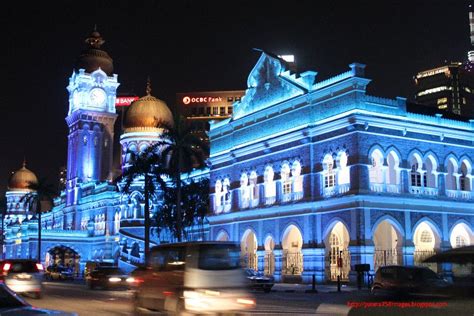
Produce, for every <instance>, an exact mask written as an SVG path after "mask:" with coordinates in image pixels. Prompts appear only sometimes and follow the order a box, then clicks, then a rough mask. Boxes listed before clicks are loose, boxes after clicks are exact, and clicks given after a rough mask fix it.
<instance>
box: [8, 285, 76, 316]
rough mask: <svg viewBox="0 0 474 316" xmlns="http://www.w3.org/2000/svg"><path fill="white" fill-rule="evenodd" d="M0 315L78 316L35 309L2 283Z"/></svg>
mask: <svg viewBox="0 0 474 316" xmlns="http://www.w3.org/2000/svg"><path fill="white" fill-rule="evenodd" d="M0 315H2V316H25V315H28V316H35V315H56V316H77V314H75V313H67V312H63V311H58V310H51V309H43V308H37V307H33V306H31V305H30V304H28V303H27V302H26V301H25V300H24V299H23V298H21V297H19V296H18V294H16V293H15V292H13V291H12V290H11V289H9V288H8V287H7V286H6V285H5V284H4V283H3V282H0Z"/></svg>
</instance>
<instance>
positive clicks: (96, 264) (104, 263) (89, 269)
mask: <svg viewBox="0 0 474 316" xmlns="http://www.w3.org/2000/svg"><path fill="white" fill-rule="evenodd" d="M114 266H115V264H114V263H113V262H107V261H87V262H86V267H85V268H84V277H85V278H87V276H89V274H90V273H91V272H92V271H94V270H95V269H96V268H97V267H114Z"/></svg>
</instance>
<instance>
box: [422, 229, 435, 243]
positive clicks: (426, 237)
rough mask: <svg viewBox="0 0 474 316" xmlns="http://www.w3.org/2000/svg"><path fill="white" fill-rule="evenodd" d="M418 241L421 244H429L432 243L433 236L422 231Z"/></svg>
mask: <svg viewBox="0 0 474 316" xmlns="http://www.w3.org/2000/svg"><path fill="white" fill-rule="evenodd" d="M420 241H421V242H422V243H430V242H432V241H433V236H431V233H430V232H429V231H427V230H424V231H422V232H421V236H420Z"/></svg>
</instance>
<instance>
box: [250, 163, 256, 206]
mask: <svg viewBox="0 0 474 316" xmlns="http://www.w3.org/2000/svg"><path fill="white" fill-rule="evenodd" d="M257 180H258V177H257V173H256V172H255V171H252V172H251V173H250V178H249V186H250V201H251V202H252V206H257V205H258V183H257Z"/></svg>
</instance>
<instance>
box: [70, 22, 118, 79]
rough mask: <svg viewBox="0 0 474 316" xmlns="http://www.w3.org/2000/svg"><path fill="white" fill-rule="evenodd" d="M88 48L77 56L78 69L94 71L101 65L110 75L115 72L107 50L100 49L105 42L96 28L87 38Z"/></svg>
mask: <svg viewBox="0 0 474 316" xmlns="http://www.w3.org/2000/svg"><path fill="white" fill-rule="evenodd" d="M85 42H86V44H87V48H86V49H85V50H83V51H82V53H81V55H79V57H78V58H77V61H76V66H75V67H76V69H85V71H86V72H88V73H92V72H94V71H95V70H97V69H99V67H100V68H101V69H102V70H103V71H104V72H105V73H106V74H107V75H109V76H111V75H112V74H113V72H114V65H113V60H112V58H111V57H110V56H109V54H107V52H106V51H103V50H102V49H100V47H101V46H102V44H103V43H104V42H105V41H104V40H103V39H102V36H101V35H100V33H99V32H97V31H96V30H94V31H93V32H92V33H91V34H90V35H89V37H88V38H87V39H86V40H85Z"/></svg>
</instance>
